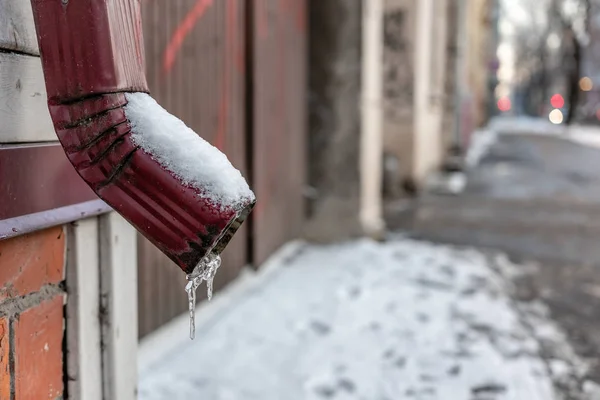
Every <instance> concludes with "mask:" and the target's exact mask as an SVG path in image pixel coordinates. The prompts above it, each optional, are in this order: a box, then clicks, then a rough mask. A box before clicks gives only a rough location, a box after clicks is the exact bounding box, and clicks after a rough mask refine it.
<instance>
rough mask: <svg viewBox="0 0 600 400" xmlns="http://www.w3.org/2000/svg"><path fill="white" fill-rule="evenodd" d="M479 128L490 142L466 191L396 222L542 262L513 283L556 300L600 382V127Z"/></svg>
mask: <svg viewBox="0 0 600 400" xmlns="http://www.w3.org/2000/svg"><path fill="white" fill-rule="evenodd" d="M521 122H522V121H521ZM508 126H512V129H511V128H509V127H508ZM544 132H545V133H544ZM594 134H595V135H597V136H596V137H595V136H594ZM479 135H480V136H479V137H475V138H474V141H475V142H476V141H478V140H479V141H481V142H482V143H487V144H488V148H487V150H484V152H483V154H482V156H481V157H480V160H479V162H478V163H477V165H471V166H470V167H469V168H467V172H466V175H467V184H466V188H465V190H464V191H463V192H462V193H461V194H459V195H457V196H448V195H443V194H437V195H436V194H429V195H426V196H423V197H422V198H421V199H419V200H418V201H417V202H416V204H414V206H413V207H410V209H409V211H408V212H406V213H396V214H395V215H394V216H393V218H392V219H394V220H395V227H396V228H401V229H407V230H410V231H411V232H412V234H413V235H414V236H415V237H420V238H427V239H432V240H437V241H442V242H448V243H455V244H467V245H474V246H478V247H485V248H494V249H499V250H502V251H506V252H508V254H510V255H511V257H512V258H513V259H516V260H529V261H531V260H535V262H534V263H533V264H531V265H530V267H528V268H526V269H525V268H524V269H522V270H521V272H522V274H520V275H519V276H518V277H517V278H515V280H514V282H515V283H516V284H517V292H516V293H517V297H518V298H519V299H520V300H522V301H538V300H541V301H543V302H545V303H546V304H548V306H549V307H550V310H551V312H552V316H553V318H555V319H556V320H557V321H558V322H559V324H560V325H561V326H562V327H563V328H564V329H565V330H566V332H568V335H569V338H570V339H571V342H572V344H573V346H574V348H575V350H576V351H577V353H578V354H579V355H580V356H581V357H583V358H585V359H588V360H589V361H588V362H589V365H590V366H591V370H590V372H589V374H590V375H589V376H590V377H591V378H592V379H594V380H595V381H596V382H600V365H599V362H598V360H599V356H600V311H599V310H600V269H599V267H598V261H599V260H600V246H599V245H598V243H600V224H599V223H598V215H600V149H598V148H596V147H595V146H596V143H597V140H598V139H597V138H600V130H599V129H597V128H582V127H577V126H574V127H570V128H569V129H565V128H562V129H560V130H557V129H556V127H555V128H554V130H553V129H548V126H547V124H545V123H544V122H539V121H538V122H537V123H535V122H534V123H531V121H529V122H528V123H525V124H524V123H519V121H513V123H512V124H511V123H501V124H497V125H496V127H495V128H494V124H492V128H491V129H489V130H486V131H482V132H481V133H480V134H479ZM475 147H476V146H474V148H475ZM478 151H479V150H478Z"/></svg>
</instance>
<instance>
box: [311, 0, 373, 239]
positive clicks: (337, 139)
mask: <svg viewBox="0 0 600 400" xmlns="http://www.w3.org/2000/svg"><path fill="white" fill-rule="evenodd" d="M361 8H362V7H361V0H327V1H323V0H310V1H309V21H310V24H309V46H308V47H309V154H308V157H309V158H308V163H309V171H308V172H309V174H308V175H309V184H310V186H311V187H312V189H313V190H311V192H310V194H311V199H310V207H309V220H308V222H307V226H306V231H305V235H306V237H307V238H308V239H310V240H317V241H331V240H338V239H343V238H346V237H348V236H356V235H359V234H361V233H362V227H361V224H360V220H359V213H360V174H359V162H358V160H359V156H360V125H361V122H360V121H361V113H360V98H361V85H360V80H361V58H360V55H361Z"/></svg>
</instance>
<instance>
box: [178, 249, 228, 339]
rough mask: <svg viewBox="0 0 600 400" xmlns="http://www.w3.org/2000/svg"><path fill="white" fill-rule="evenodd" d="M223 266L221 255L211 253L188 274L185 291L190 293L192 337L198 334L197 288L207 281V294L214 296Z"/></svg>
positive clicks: (189, 305)
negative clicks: (214, 289)
mask: <svg viewBox="0 0 600 400" xmlns="http://www.w3.org/2000/svg"><path fill="white" fill-rule="evenodd" d="M220 266H221V257H220V256H219V255H218V254H213V253H209V254H208V255H207V256H205V257H204V258H202V260H201V261H200V262H199V263H198V265H197V266H196V268H194V272H192V273H191V274H188V275H187V276H186V278H187V280H188V283H187V285H186V286H185V291H186V292H187V295H188V307H189V311H190V339H192V340H193V339H194V337H195V336H196V318H195V311H196V290H197V289H198V287H199V286H200V284H202V282H203V281H206V295H207V297H208V300H210V299H211V298H212V292H213V280H214V279H215V275H216V273H217V269H219V267H220Z"/></svg>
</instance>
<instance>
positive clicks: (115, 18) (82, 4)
mask: <svg viewBox="0 0 600 400" xmlns="http://www.w3.org/2000/svg"><path fill="white" fill-rule="evenodd" d="M31 4H32V8H33V14H34V19H35V25H36V30H37V37H38V43H39V47H40V54H41V58H42V66H43V71H44V77H45V81H46V89H47V93H48V107H49V109H50V116H51V117H52V121H53V123H54V128H55V130H56V133H57V135H58V138H59V140H60V142H61V144H62V146H63V148H64V150H65V153H66V154H67V157H68V158H69V160H70V161H71V163H72V164H73V166H74V167H75V169H76V170H77V172H78V173H79V175H80V176H81V177H82V178H83V179H84V180H85V181H86V182H87V184H88V185H89V186H90V187H91V188H92V189H93V190H94V191H95V192H96V193H97V194H98V196H99V197H100V198H102V199H103V200H104V201H105V202H106V203H107V204H109V205H110V206H111V207H112V208H114V209H115V211H117V212H118V213H119V214H121V215H122V216H123V217H124V218H125V219H127V220H128V221H129V222H130V223H131V224H132V225H134V226H135V227H136V229H137V230H138V231H140V232H141V233H142V234H143V235H144V236H145V237H146V238H148V239H149V240H150V241H151V242H152V243H153V244H154V245H155V246H157V247H158V248H159V249H160V250H161V251H162V252H163V253H165V254H166V255H167V256H168V257H169V258H170V259H171V260H173V261H174V262H175V263H176V264H177V265H178V266H179V267H180V268H181V269H182V270H183V271H184V272H185V273H186V274H194V276H196V275H199V274H206V273H207V271H206V270H205V269H216V268H213V267H212V266H214V263H209V262H207V261H210V260H212V259H213V258H217V257H216V256H218V255H219V254H220V253H221V251H222V250H223V249H224V247H225V246H226V245H227V243H228V242H229V240H230V239H231V237H232V235H233V234H234V233H235V231H236V230H237V229H238V228H239V226H240V225H241V224H242V222H243V221H244V220H245V219H246V217H247V216H248V214H249V213H250V211H251V209H252V207H253V205H254V202H255V197H254V194H253V193H252V191H251V190H250V188H249V187H248V184H247V183H246V181H245V180H244V178H243V177H242V175H241V174H240V172H239V171H238V170H236V169H235V168H234V167H233V166H232V165H231V164H230V162H229V161H228V160H227V157H226V156H225V155H224V154H222V153H221V152H220V151H219V150H217V149H216V148H215V147H213V146H212V145H210V144H209V143H208V142H206V141H204V140H203V139H202V138H200V137H199V136H198V135H196V134H195V133H194V132H193V131H192V130H191V129H190V128H188V127H186V126H185V124H184V123H183V122H182V121H180V120H179V119H177V118H176V117H174V116H172V115H171V114H169V113H168V112H167V111H165V110H164V109H163V108H162V107H160V106H159V105H158V104H157V103H156V102H155V101H154V100H153V99H152V98H151V97H150V96H149V95H148V94H147V93H148V85H147V83H146V77H145V74H144V42H143V38H142V27H141V26H142V21H141V9H140V2H139V0H31ZM203 260H204V261H205V262H204V263H202V262H201V261H203ZM209 264H210V265H212V266H211V267H207V265H209ZM196 267H198V268H196ZM195 269H196V270H195ZM208 272H210V274H212V275H214V272H215V271H208ZM210 274H209V275H210ZM206 278H207V279H208V278H212V276H206Z"/></svg>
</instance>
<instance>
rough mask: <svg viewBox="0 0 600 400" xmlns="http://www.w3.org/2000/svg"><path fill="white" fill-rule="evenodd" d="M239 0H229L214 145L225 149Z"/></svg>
mask: <svg viewBox="0 0 600 400" xmlns="http://www.w3.org/2000/svg"><path fill="white" fill-rule="evenodd" d="M236 13H237V0H227V3H226V20H225V50H224V51H223V65H224V66H225V68H224V70H223V80H222V82H221V96H220V102H219V125H218V129H217V134H216V136H215V141H214V143H213V144H214V146H215V147H216V148H218V149H219V150H223V149H224V148H225V145H226V143H225V142H226V137H227V130H228V119H229V94H230V89H231V78H232V77H231V65H230V64H231V59H232V58H233V56H234V54H235V51H236V40H235V30H236V26H235V24H236V16H235V14H236Z"/></svg>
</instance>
